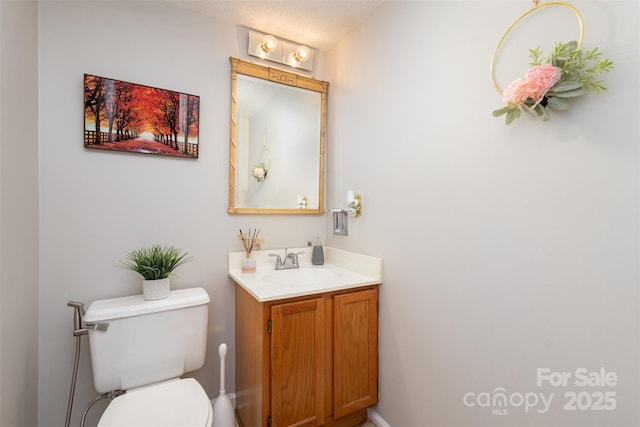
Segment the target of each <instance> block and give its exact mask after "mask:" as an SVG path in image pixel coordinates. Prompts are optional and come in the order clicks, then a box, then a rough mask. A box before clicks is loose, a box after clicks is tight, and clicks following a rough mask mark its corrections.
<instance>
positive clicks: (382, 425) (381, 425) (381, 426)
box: [367, 408, 391, 427]
mask: <svg viewBox="0 0 640 427" xmlns="http://www.w3.org/2000/svg"><path fill="white" fill-rule="evenodd" d="M367 417H368V418H369V419H370V420H371V421H373V423H374V424H375V425H377V426H378V427H391V425H390V424H389V423H388V422H386V421H385V420H384V418H382V417H381V416H380V414H378V412H376V408H369V409H367Z"/></svg>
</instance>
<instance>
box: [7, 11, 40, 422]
mask: <svg viewBox="0 0 640 427" xmlns="http://www.w3.org/2000/svg"><path fill="white" fill-rule="evenodd" d="M37 12H38V9H37V4H36V3H35V2H30V1H21V2H5V1H2V2H0V425H2V426H34V425H36V424H37V414H38V412H37V408H38V401H37V396H38V393H37V390H38V152H37V150H38V133H37V131H38V114H37V103H38V98H37V97H38V91H37V90H38V27H37V25H38V13H37ZM16 40H19V41H20V42H19V43H16V42H15V41H16Z"/></svg>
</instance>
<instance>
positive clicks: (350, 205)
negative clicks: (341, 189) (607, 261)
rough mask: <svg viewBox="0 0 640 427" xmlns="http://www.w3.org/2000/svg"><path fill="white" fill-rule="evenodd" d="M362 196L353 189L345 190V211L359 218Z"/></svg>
mask: <svg viewBox="0 0 640 427" xmlns="http://www.w3.org/2000/svg"><path fill="white" fill-rule="evenodd" d="M361 210H362V198H361V197H360V195H359V194H357V193H356V192H355V191H353V190H349V191H347V212H348V213H349V215H351V216H353V217H356V218H360V215H361V214H362V212H361Z"/></svg>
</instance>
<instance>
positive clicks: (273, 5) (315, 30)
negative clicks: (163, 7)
mask: <svg viewBox="0 0 640 427" xmlns="http://www.w3.org/2000/svg"><path fill="white" fill-rule="evenodd" d="M167 1H168V2H170V3H173V4H176V5H178V6H182V7H185V8H187V9H191V10H193V11H196V12H199V13H202V14H205V15H208V16H212V17H214V18H217V19H219V20H221V21H225V22H229V23H232V24H236V25H243V26H246V27H249V28H253V29H255V30H258V31H262V32H265V33H271V34H274V35H276V36H280V37H282V38H285V39H289V40H293V41H297V42H300V43H304V44H308V45H309V46H312V47H316V48H318V49H320V50H324V51H326V50H329V49H331V48H332V47H334V46H335V44H336V43H337V42H338V41H339V40H340V39H341V38H342V37H344V36H345V35H346V34H347V33H348V32H349V31H350V30H351V29H352V28H354V27H355V26H356V25H358V24H359V23H360V22H362V21H363V20H364V19H365V18H366V17H367V16H369V14H370V13H371V12H372V11H373V10H374V9H375V8H377V7H378V6H379V5H380V4H381V3H382V1H383V0H340V1H333V0H288V1H270V0H254V1H246V0H167Z"/></svg>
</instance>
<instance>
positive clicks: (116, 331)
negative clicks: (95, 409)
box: [85, 288, 212, 427]
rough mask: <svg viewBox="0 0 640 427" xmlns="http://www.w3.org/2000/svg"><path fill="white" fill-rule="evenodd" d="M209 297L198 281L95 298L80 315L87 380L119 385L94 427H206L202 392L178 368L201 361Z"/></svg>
mask: <svg viewBox="0 0 640 427" xmlns="http://www.w3.org/2000/svg"><path fill="white" fill-rule="evenodd" d="M208 304H209V296H208V295H207V293H206V291H205V290H204V289H202V288H192V289H182V290H176V291H171V292H170V294H169V297H167V298H165V299H162V300H155V301H145V300H144V298H143V296H142V295H134V296H129V297H122V298H112V299H107V300H99V301H95V302H93V303H91V305H90V306H89V308H88V309H87V312H86V315H85V323H86V325H87V328H88V329H89V347H90V351H91V367H92V370H93V376H94V385H95V388H96V390H97V391H98V392H100V393H107V392H111V391H114V390H124V391H125V393H124V394H122V395H120V396H118V397H116V398H115V399H113V401H111V403H110V404H109V405H108V406H107V409H106V410H105V412H104V413H103V414H102V417H101V418H100V421H99V422H98V426H100V427H116V426H117V427H123V426H154V427H158V426H176V427H177V426H180V427H187V426H188V427H196V426H197V427H210V426H211V424H212V406H211V401H210V400H209V397H208V396H207V393H206V392H205V390H204V389H203V388H202V386H201V385H200V384H199V383H198V382H197V381H196V380H195V379H193V378H181V376H182V375H183V374H184V373H187V372H191V371H194V370H196V369H199V368H201V367H202V365H203V364H204V358H205V352H206V341H207V318H208Z"/></svg>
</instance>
